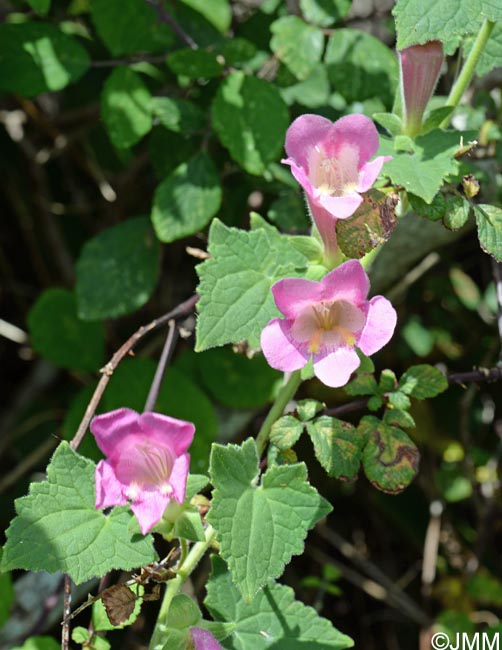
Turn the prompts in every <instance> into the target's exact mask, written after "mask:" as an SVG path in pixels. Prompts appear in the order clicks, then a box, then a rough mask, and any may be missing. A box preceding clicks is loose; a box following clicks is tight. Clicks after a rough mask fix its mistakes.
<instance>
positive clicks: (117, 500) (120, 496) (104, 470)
mask: <svg viewBox="0 0 502 650" xmlns="http://www.w3.org/2000/svg"><path fill="white" fill-rule="evenodd" d="M94 479H95V482H96V503H95V506H94V507H95V508H97V509H101V508H110V507H111V506H124V505H125V504H126V503H127V499H126V497H125V496H124V486H123V485H122V483H120V481H118V480H117V478H116V476H115V472H114V471H113V469H112V467H111V465H110V464H109V463H108V461H106V460H100V461H99V463H98V464H97V466H96V472H95V474H94Z"/></svg>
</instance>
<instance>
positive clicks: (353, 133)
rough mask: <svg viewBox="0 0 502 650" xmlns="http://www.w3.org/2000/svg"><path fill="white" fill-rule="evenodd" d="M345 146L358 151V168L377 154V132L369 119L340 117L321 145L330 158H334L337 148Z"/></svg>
mask: <svg viewBox="0 0 502 650" xmlns="http://www.w3.org/2000/svg"><path fill="white" fill-rule="evenodd" d="M347 144H349V145H351V146H353V147H356V148H357V149H358V151H359V167H362V166H363V165H364V163H366V162H367V161H368V160H369V159H370V158H371V157H372V156H373V155H374V154H375V153H376V152H377V150H378V147H379V144H380V142H379V138H378V131H377V129H376V126H375V125H374V124H373V122H372V121H371V120H370V119H369V117H366V116H365V115H360V114H354V115H346V116H345V117H341V118H340V119H339V120H337V121H336V122H335V123H334V124H333V126H332V129H331V130H330V132H329V134H328V136H327V137H326V138H325V139H324V140H323V143H322V145H323V147H324V149H325V151H326V153H327V154H328V155H329V156H330V157H331V156H332V157H336V156H337V153H338V150H339V148H340V147H341V146H342V145H347Z"/></svg>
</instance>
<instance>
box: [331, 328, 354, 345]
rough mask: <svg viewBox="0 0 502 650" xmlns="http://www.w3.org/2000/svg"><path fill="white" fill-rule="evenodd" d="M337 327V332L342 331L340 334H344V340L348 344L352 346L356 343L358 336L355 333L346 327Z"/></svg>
mask: <svg viewBox="0 0 502 650" xmlns="http://www.w3.org/2000/svg"><path fill="white" fill-rule="evenodd" d="M335 329H336V331H337V332H339V333H340V335H341V336H342V338H343V340H344V341H345V343H346V344H347V345H349V346H350V347H353V346H354V343H355V342H356V337H355V335H354V334H353V332H351V331H350V330H348V329H347V328H345V327H336V328H335Z"/></svg>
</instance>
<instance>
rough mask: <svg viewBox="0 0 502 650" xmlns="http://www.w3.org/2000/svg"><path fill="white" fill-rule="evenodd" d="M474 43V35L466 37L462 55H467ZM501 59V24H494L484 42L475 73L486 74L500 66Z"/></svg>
mask: <svg viewBox="0 0 502 650" xmlns="http://www.w3.org/2000/svg"><path fill="white" fill-rule="evenodd" d="M473 44H474V36H472V37H470V38H467V39H466V40H465V45H464V48H465V49H464V51H465V55H464V56H466V57H467V56H469V53H470V51H471V49H472V46H473ZM501 59H502V25H501V24H500V23H499V24H496V25H495V27H494V28H493V31H492V33H491V34H490V38H489V39H488V41H487V42H486V44H485V46H484V48H483V51H482V52H481V56H480V57H479V60H478V62H477V64H476V74H478V75H479V76H480V77H482V76H483V75H485V74H488V73H489V72H491V71H492V70H494V69H495V68H499V67H500V61H501Z"/></svg>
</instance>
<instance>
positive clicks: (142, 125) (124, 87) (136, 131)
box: [101, 67, 152, 149]
mask: <svg viewBox="0 0 502 650" xmlns="http://www.w3.org/2000/svg"><path fill="white" fill-rule="evenodd" d="M151 99H152V96H151V95H150V91H149V90H148V88H147V87H146V86H145V84H144V83H143V81H142V79H141V77H140V76H139V75H138V74H137V73H136V72H134V71H133V70H131V69H130V68H126V67H118V68H115V69H114V71H113V72H112V73H111V75H110V76H109V77H108V79H107V80H106V82H105V85H104V88H103V93H102V95H101V112H102V115H103V121H104V123H105V126H106V130H107V131H108V135H109V136H110V140H111V141H112V142H113V144H114V145H115V146H116V147H117V149H126V148H127V147H131V146H132V145H133V144H136V142H138V141H139V140H141V138H142V137H143V136H144V135H146V134H147V133H148V132H149V131H150V129H151V128H152V116H151V112H150V102H151Z"/></svg>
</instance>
